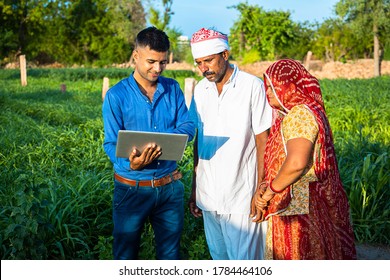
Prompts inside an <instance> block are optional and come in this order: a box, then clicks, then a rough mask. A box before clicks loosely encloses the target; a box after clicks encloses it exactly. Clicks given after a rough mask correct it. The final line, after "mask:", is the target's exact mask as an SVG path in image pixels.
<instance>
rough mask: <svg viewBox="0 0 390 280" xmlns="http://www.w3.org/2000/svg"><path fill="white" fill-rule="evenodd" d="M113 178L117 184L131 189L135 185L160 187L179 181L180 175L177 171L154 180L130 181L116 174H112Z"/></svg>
mask: <svg viewBox="0 0 390 280" xmlns="http://www.w3.org/2000/svg"><path fill="white" fill-rule="evenodd" d="M114 177H115V180H117V181H118V182H120V183H122V184H125V185H129V186H132V187H135V186H136V185H137V183H138V186H140V187H161V186H165V185H167V184H169V183H171V182H172V181H176V180H179V179H180V178H181V177H182V175H181V173H180V172H179V171H177V170H175V171H173V172H172V173H169V174H168V175H167V176H164V177H162V178H159V179H154V180H138V181H137V180H131V179H127V178H124V177H122V176H120V175H118V174H116V173H115V174H114Z"/></svg>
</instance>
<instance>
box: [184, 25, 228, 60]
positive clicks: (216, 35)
mask: <svg viewBox="0 0 390 280" xmlns="http://www.w3.org/2000/svg"><path fill="white" fill-rule="evenodd" d="M224 50H230V48H229V43H228V37H227V35H225V34H223V33H221V32H218V31H215V30H212V29H206V28H202V29H200V30H199V31H197V32H195V33H194V34H193V35H192V38H191V51H192V56H193V57H194V59H197V58H200V57H205V56H208V55H212V54H216V53H220V52H223V51H224Z"/></svg>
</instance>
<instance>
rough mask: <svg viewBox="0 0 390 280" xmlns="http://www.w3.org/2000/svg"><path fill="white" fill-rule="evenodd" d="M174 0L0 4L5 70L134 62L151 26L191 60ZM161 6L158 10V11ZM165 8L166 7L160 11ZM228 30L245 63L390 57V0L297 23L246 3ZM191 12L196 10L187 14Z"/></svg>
mask: <svg viewBox="0 0 390 280" xmlns="http://www.w3.org/2000/svg"><path fill="white" fill-rule="evenodd" d="M172 2H173V0H144V1H142V0H71V1H69V0H19V1H16V0H0V57H1V61H0V63H1V65H4V64H6V63H8V62H12V61H15V60H16V58H17V56H18V55H20V54H25V55H27V57H28V59H29V61H35V62H36V63H37V64H45V63H53V62H59V63H61V64H65V65H72V64H77V65H81V64H82V65H96V66H105V65H111V64H112V63H123V62H126V61H129V59H130V55H131V52H132V49H133V48H134V45H133V44H134V43H133V42H134V37H135V35H136V34H137V33H138V31H140V30H141V29H142V28H144V27H146V26H147V25H155V26H157V27H158V28H161V29H163V30H165V31H166V32H167V34H168V35H169V37H170V38H171V40H172V51H173V54H174V56H173V57H171V59H174V60H176V61H182V60H191V56H190V52H189V44H188V43H185V44H183V43H180V41H179V40H178V38H179V36H180V35H181V31H180V27H171V26H170V20H171V16H172V14H173V13H174V11H173V10H172V8H171V7H172ZM156 4H157V5H156ZM157 7H160V8H157ZM229 8H232V9H237V10H238V12H239V17H238V19H237V20H236V21H235V22H234V23H233V26H232V28H231V30H230V34H229V37H230V43H231V46H232V53H233V55H234V59H236V60H241V61H243V62H244V63H245V62H248V63H251V62H254V61H259V60H274V59H278V58H283V57H290V58H295V59H298V60H303V59H304V57H305V55H306V54H307V52H308V51H312V53H313V55H314V57H315V58H317V59H322V60H325V61H346V60H349V59H358V58H374V60H375V62H376V63H375V64H376V65H377V68H376V70H375V71H376V73H375V74H376V75H380V62H381V61H382V60H383V59H386V60H388V59H390V37H389V36H388V34H389V31H390V0H340V1H339V2H338V3H337V4H336V6H335V9H334V12H335V17H334V18H329V19H327V20H325V21H324V22H322V23H309V22H294V21H293V20H292V19H291V14H290V12H289V11H277V10H273V11H265V10H264V9H263V8H262V7H261V6H258V5H249V4H247V2H242V3H239V4H237V5H235V6H232V7H229ZM189 12H190V11H189Z"/></svg>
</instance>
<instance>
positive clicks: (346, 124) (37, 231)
mask: <svg viewBox="0 0 390 280" xmlns="http://www.w3.org/2000/svg"><path fill="white" fill-rule="evenodd" d="M129 72H130V70H128V69H29V70H28V85H27V86H26V87H22V86H21V85H20V81H19V72H18V71H17V70H0V108H1V111H0V134H1V138H0V168H1V175H0V182H1V184H0V194H1V195H0V205H1V211H0V229H1V231H0V255H1V258H2V259H111V258H112V255H111V244H112V237H111V230H112V221H111V199H112V190H113V172H112V165H111V163H110V162H109V160H108V158H107V156H106V155H105V153H104V151H103V149H102V143H103V124H102V118H101V105H102V102H101V88H102V77H105V76H106V77H109V78H110V84H111V85H112V84H114V83H115V82H117V81H119V80H120V79H122V78H124V77H126V76H127V75H128V74H129ZM165 75H166V76H170V77H175V78H176V79H177V80H178V81H179V83H180V84H181V86H182V88H184V78H186V77H191V76H192V77H193V76H194V73H192V72H191V71H180V72H179V71H166V72H165ZM61 84H66V86H67V89H66V92H62V91H61V90H60V85H61ZM321 85H322V87H323V94H324V97H325V104H326V107H327V112H328V116H329V119H330V122H331V126H332V128H333V132H334V137H335V145H336V151H337V155H338V162H339V167H340V171H341V175H342V179H343V182H344V185H345V189H346V191H347V194H348V197H349V201H350V204H351V210H352V218H353V222H354V229H355V236H356V240H357V241H358V242H378V243H382V244H390V237H389V232H390V222H389V221H390V213H389V212H390V207H389V206H390V205H389V204H390V188H389V187H390V186H389V182H390V173H389V172H390V170H389V167H390V162H389V152H390V151H389V149H390V148H389V144H390V128H389V123H388V120H389V111H390V110H389V104H390V102H389V101H390V100H389V97H390V96H389V92H388V88H390V77H382V78H376V79H369V80H334V81H331V80H322V81H321ZM179 165H180V170H181V171H182V173H183V175H184V178H183V182H184V184H185V186H186V193H185V196H186V200H187V199H188V197H189V192H190V182H191V176H192V174H191V170H192V143H190V144H189V146H188V148H187V150H186V152H185V156H184V158H183V160H182V161H181V162H180V164H179ZM184 207H185V223H184V233H183V237H182V255H183V258H184V259H209V258H210V256H209V253H208V249H207V245H206V242H205V237H204V233H203V223H202V220H201V219H195V218H193V217H192V216H191V215H190V214H189V211H188V208H187V206H186V205H185V206H184ZM153 240H154V239H153V231H152V229H151V226H150V225H149V224H148V225H147V226H146V229H145V234H144V235H143V238H142V244H141V255H140V257H141V259H154V258H155V252H154V247H153Z"/></svg>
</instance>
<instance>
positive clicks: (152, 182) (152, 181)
mask: <svg viewBox="0 0 390 280" xmlns="http://www.w3.org/2000/svg"><path fill="white" fill-rule="evenodd" d="M150 182H151V186H152V188H153V189H154V188H155V186H154V179H152V180H150Z"/></svg>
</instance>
